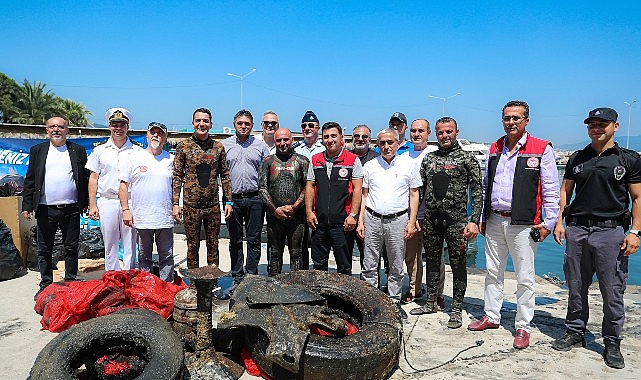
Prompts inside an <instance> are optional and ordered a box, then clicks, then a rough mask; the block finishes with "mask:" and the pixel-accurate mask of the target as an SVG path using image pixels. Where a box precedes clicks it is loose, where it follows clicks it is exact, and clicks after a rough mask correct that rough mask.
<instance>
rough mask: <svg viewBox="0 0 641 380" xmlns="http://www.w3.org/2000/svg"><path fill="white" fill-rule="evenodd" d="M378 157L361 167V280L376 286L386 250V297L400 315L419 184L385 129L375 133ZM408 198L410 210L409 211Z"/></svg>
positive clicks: (391, 133)
mask: <svg viewBox="0 0 641 380" xmlns="http://www.w3.org/2000/svg"><path fill="white" fill-rule="evenodd" d="M377 144H378V147H379V149H380V151H381V155H380V156H379V157H376V158H375V159H373V160H371V161H368V162H367V163H366V164H365V166H364V167H363V201H362V203H361V212H360V216H359V220H358V229H357V233H358V235H359V236H360V237H361V238H363V239H364V240H365V254H364V258H363V270H362V274H363V278H364V279H365V281H367V283H368V284H370V285H372V286H374V287H378V273H377V272H378V262H379V260H380V253H381V251H382V250H383V247H385V249H386V250H387V258H388V260H389V265H390V271H389V276H388V280H387V287H388V293H389V296H390V297H391V298H392V299H393V300H394V302H396V303H397V306H398V309H399V314H400V316H401V317H402V318H404V319H406V318H407V314H405V312H404V311H403V309H402V308H401V307H400V300H401V290H402V287H403V279H404V277H405V276H404V272H403V259H404V257H405V240H407V239H410V238H411V237H412V236H414V234H415V233H416V214H417V212H418V205H419V194H418V188H419V187H421V185H422V181H421V178H420V176H419V175H418V171H417V168H416V165H415V164H414V162H412V159H411V158H410V156H409V155H406V154H404V155H397V154H396V151H397V149H398V132H397V131H396V130H394V129H391V128H386V129H384V130H382V131H381V132H379V133H378V139H377ZM408 199H409V208H408Z"/></svg>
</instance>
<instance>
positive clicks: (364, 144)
mask: <svg viewBox="0 0 641 380" xmlns="http://www.w3.org/2000/svg"><path fill="white" fill-rule="evenodd" d="M371 142H372V131H371V129H369V127H368V126H367V125H365V124H359V125H357V126H356V127H354V131H352V147H353V148H352V149H351V150H350V152H352V153H354V154H355V155H357V156H358V159H359V160H360V161H361V165H365V163H366V162H367V161H369V160H371V159H373V158H376V157H378V156H380V155H381V154H380V153H378V152H375V151H374V149H372V148H371V147H370V143H371ZM354 243H356V246H357V247H358V253H359V258H360V263H361V268H363V249H364V247H363V239H361V238H359V237H358V236H357V235H356V231H355V230H354V231H352V232H351V233H349V234H347V245H348V246H349V252H352V251H353V250H354ZM385 260H387V259H385ZM386 267H387V265H386Z"/></svg>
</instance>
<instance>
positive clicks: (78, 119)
mask: <svg viewBox="0 0 641 380" xmlns="http://www.w3.org/2000/svg"><path fill="white" fill-rule="evenodd" d="M54 111H55V112H54V113H55V114H57V115H59V116H62V117H64V118H65V119H67V122H68V123H69V126H70V127H86V126H88V125H93V123H92V122H91V121H90V120H89V118H88V116H91V111H89V110H88V109H87V108H85V106H84V105H82V104H80V103H78V102H74V101H73V100H71V99H62V98H56V105H55V107H54Z"/></svg>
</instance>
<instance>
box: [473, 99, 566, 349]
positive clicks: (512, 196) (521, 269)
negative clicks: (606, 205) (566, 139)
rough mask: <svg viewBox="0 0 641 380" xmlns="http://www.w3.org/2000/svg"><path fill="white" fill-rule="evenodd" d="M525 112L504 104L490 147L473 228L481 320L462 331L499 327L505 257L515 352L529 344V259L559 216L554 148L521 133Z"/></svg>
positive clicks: (524, 107) (532, 280)
mask: <svg viewBox="0 0 641 380" xmlns="http://www.w3.org/2000/svg"><path fill="white" fill-rule="evenodd" d="M529 114H530V107H529V106H528V104H527V103H526V102H523V101H516V100H515V101H510V102H508V103H507V104H506V105H505V106H504V107H503V114H502V121H503V129H504V130H505V135H504V136H502V137H501V138H499V139H498V140H497V141H496V142H494V143H492V145H491V146H490V152H489V156H488V159H487V162H486V165H485V175H484V176H483V194H484V197H485V198H484V203H483V213H482V214H481V223H480V225H479V231H480V232H481V233H482V234H484V235H485V260H486V266H487V274H486V275H485V316H483V317H482V318H481V319H480V320H478V321H476V322H474V323H471V324H470V325H469V326H468V327H467V328H468V330H472V331H483V330H486V329H495V328H498V327H499V326H500V322H501V305H502V304H503V283H504V276H505V266H506V264H507V258H508V253H509V254H511V255H512V263H514V272H515V274H516V280H517V289H516V319H515V322H514V328H515V330H516V334H515V337H514V343H513V346H514V348H517V349H524V348H527V347H528V346H529V345H530V331H531V330H532V325H531V321H532V318H533V317H534V299H535V292H534V291H535V289H534V287H535V285H536V275H535V272H534V256H535V254H536V250H537V248H538V244H539V242H540V241H543V240H545V238H546V237H548V235H549V234H550V232H551V231H553V230H554V226H555V224H556V220H557V217H558V215H559V176H558V172H557V170H556V161H555V157H554V150H553V149H552V144H551V143H550V142H549V141H546V140H541V139H537V138H535V137H534V136H532V135H530V134H529V133H528V132H526V131H525V127H526V126H527V125H528V123H529V122H530V118H529ZM542 211H544V213H542ZM544 216H545V219H544V218H543V217H544ZM531 232H532V234H531Z"/></svg>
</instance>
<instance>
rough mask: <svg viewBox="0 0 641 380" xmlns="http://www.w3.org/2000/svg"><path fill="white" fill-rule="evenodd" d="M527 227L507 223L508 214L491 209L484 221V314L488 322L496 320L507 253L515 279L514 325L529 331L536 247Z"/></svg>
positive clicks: (499, 310)
mask: <svg viewBox="0 0 641 380" xmlns="http://www.w3.org/2000/svg"><path fill="white" fill-rule="evenodd" d="M530 228H531V226H521V225H519V226H516V225H511V224H510V218H509V217H503V216H500V215H496V214H494V213H490V215H489V218H488V220H487V222H486V225H485V261H486V264H485V265H486V267H487V274H486V275H485V314H486V315H487V316H488V317H489V319H490V321H491V322H492V323H500V321H501V306H502V305H503V284H504V278H505V267H506V266H507V256H508V254H511V255H512V263H513V264H514V271H515V274H516V281H517V287H516V318H515V321H514V327H515V329H517V330H518V329H523V330H525V331H527V332H530V331H531V329H532V327H531V326H530V322H531V321H532V318H534V305H535V300H534V298H535V294H534V290H535V284H536V276H535V272H534V256H535V255H536V249H537V248H538V243H535V242H534V241H533V240H532V239H531V238H530Z"/></svg>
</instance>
